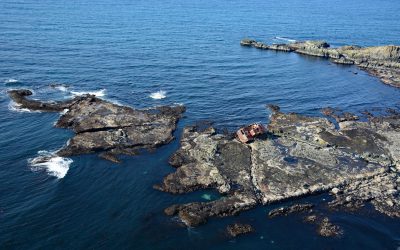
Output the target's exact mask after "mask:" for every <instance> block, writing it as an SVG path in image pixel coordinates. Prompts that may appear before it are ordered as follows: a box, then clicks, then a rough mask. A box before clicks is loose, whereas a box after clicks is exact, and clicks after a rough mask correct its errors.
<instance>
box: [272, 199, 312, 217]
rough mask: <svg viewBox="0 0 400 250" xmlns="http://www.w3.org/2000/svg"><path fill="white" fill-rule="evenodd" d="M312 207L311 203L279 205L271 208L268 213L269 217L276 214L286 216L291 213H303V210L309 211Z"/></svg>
mask: <svg viewBox="0 0 400 250" xmlns="http://www.w3.org/2000/svg"><path fill="white" fill-rule="evenodd" d="M313 207H314V205H313V204H309V203H307V204H294V205H292V206H288V207H280V208H276V209H273V210H271V211H270V212H269V213H268V217H269V218H273V217H277V216H287V215H289V214H293V213H303V212H311V211H312V208H313Z"/></svg>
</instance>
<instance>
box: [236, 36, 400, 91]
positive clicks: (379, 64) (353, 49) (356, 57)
mask: <svg viewBox="0 0 400 250" xmlns="http://www.w3.org/2000/svg"><path fill="white" fill-rule="evenodd" d="M240 44H241V45H242V46H250V47H254V48H257V49H265V50H276V51H284V52H295V53H299V54H304V55H309V56H317V57H324V58H328V59H330V60H331V61H332V62H334V63H338V64H348V65H356V66H358V67H359V68H360V69H362V70H364V71H366V72H368V73H370V74H371V75H374V76H376V77H378V78H380V79H381V80H382V82H384V83H385V84H388V85H391V86H394V87H400V46H395V45H387V46H376V47H364V48H363V47H360V46H354V45H353V46H343V47H338V48H332V47H331V46H330V45H329V44H328V43H326V42H325V41H304V42H294V43H288V44H271V45H268V44H265V43H262V42H257V41H256V40H253V39H243V40H242V41H241V42H240Z"/></svg>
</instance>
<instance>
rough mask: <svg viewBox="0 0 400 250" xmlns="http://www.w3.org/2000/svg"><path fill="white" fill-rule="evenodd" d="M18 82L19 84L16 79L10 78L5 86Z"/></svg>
mask: <svg viewBox="0 0 400 250" xmlns="http://www.w3.org/2000/svg"><path fill="white" fill-rule="evenodd" d="M17 82H18V80H17V79H14V78H10V79H7V80H5V81H4V83H5V84H8V83H17Z"/></svg>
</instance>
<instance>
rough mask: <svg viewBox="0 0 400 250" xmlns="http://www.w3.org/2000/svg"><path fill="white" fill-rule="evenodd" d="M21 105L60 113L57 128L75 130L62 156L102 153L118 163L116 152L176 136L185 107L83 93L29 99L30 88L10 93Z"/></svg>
mask: <svg viewBox="0 0 400 250" xmlns="http://www.w3.org/2000/svg"><path fill="white" fill-rule="evenodd" d="M8 94H9V96H10V97H11V98H12V100H13V101H14V102H16V103H17V104H18V105H20V107H21V108H27V109H30V110H41V111H52V112H61V111H65V112H64V113H63V114H62V115H61V117H60V118H59V119H58V121H57V122H56V125H55V126H56V127H59V128H68V129H72V130H73V131H74V132H75V136H74V137H73V138H72V139H70V140H69V142H68V143H67V145H66V146H65V147H63V148H62V149H61V150H59V151H58V152H57V155H59V156H63V157H65V156H73V155H80V154H88V153H100V156H101V157H102V158H104V159H107V160H111V161H113V162H119V160H118V158H117V155H119V154H126V155H135V154H137V153H138V150H140V149H153V148H156V147H158V146H161V145H164V144H167V143H169V142H170V141H171V140H172V139H173V132H174V130H175V129H176V124H177V122H178V120H179V118H180V117H181V115H182V113H183V112H184V111H185V107H183V106H174V107H169V106H163V107H156V108H152V109H146V110H136V109H133V108H130V107H126V106H120V105H116V104H114V103H111V102H108V101H105V100H102V99H100V98H97V97H96V96H94V95H83V96H78V97H75V98H73V99H71V100H66V101H62V102H41V101H37V100H32V99H28V98H27V96H30V95H32V92H31V91H29V90H11V91H9V92H8Z"/></svg>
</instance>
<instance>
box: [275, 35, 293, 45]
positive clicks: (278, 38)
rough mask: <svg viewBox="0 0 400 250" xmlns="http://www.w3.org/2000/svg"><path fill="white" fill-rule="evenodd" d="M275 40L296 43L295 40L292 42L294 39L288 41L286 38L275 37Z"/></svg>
mask: <svg viewBox="0 0 400 250" xmlns="http://www.w3.org/2000/svg"><path fill="white" fill-rule="evenodd" d="M275 39H276V40H283V41H287V42H290V43H295V42H296V40H294V39H290V38H286V37H280V36H276V37H275Z"/></svg>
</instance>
